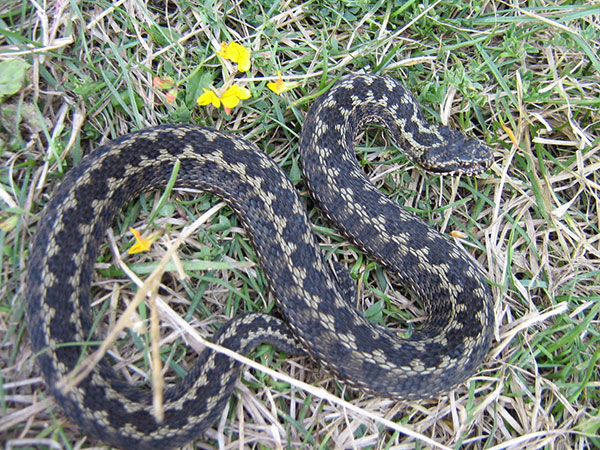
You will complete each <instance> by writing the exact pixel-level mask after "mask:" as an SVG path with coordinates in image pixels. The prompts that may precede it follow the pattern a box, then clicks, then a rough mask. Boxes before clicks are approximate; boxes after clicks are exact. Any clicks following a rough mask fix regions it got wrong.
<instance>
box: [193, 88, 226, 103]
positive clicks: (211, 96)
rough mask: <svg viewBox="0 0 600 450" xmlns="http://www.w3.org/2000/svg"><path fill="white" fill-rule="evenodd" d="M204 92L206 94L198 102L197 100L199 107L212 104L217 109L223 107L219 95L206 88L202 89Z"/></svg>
mask: <svg viewBox="0 0 600 450" xmlns="http://www.w3.org/2000/svg"><path fill="white" fill-rule="evenodd" d="M202 90H203V91H204V93H203V94H202V95H201V96H200V97H198V100H196V103H198V105H199V106H206V105H210V104H212V105H213V106H214V107H215V108H218V107H219V106H221V99H220V98H219V97H218V96H217V94H215V91H213V90H211V89H206V88H202Z"/></svg>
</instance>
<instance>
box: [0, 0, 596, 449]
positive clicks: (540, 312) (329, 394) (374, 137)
mask: <svg viewBox="0 0 600 450" xmlns="http://www.w3.org/2000/svg"><path fill="white" fill-rule="evenodd" d="M599 17H600V7H599V6H594V5H588V4H586V2H574V1H564V2H542V1H539V0H534V1H530V2H516V1H515V2H509V3H505V2H501V1H483V0H473V1H471V2H462V1H461V2H446V1H437V2H429V1H424V2H417V1H410V0H409V1H406V2H402V1H383V0H381V1H377V2H375V1H368V0H364V1H350V0H345V1H342V0H339V1H335V2H325V1H322V0H312V1H308V2H304V3H301V4H297V3H294V2H289V1H281V2H267V1H262V0H255V1H239V2H220V1H210V0H207V1H205V2H191V1H185V2H170V1H158V0H156V1H147V2H143V1H132V0H121V1H117V2H114V3H113V2H106V1H103V0H99V1H94V2H91V1H79V2H67V1H66V0H59V1H51V0H49V1H47V2H34V1H25V2H20V1H15V0H9V1H8V2H3V4H2V5H0V64H1V70H0V102H1V103H0V158H1V164H0V204H1V205H2V211H1V212H0V242H1V247H0V248H1V250H0V251H1V253H0V258H1V270H2V273H1V281H0V336H1V339H2V340H1V341H0V342H1V344H2V345H1V346H0V441H4V442H5V445H6V446H7V448H91V447H94V446H98V445H101V444H100V443H99V442H97V441H94V440H93V439H90V438H88V437H86V436H85V435H84V434H82V432H81V431H80V430H79V429H78V428H77V427H76V426H74V425H72V424H71V423H70V422H69V421H68V420H66V419H65V417H64V415H63V414H62V412H61V411H60V409H59V408H57V407H56V406H52V401H51V399H50V398H49V397H48V395H47V391H46V388H45V386H44V383H43V380H42V379H41V378H40V372H39V370H38V367H37V366H36V361H35V356H36V355H35V354H34V353H33V352H32V350H31V346H30V343H29V338H28V334H27V327H26V324H25V321H24V302H23V289H24V285H25V270H26V267H27V257H28V253H29V251H30V242H31V239H32V237H33V235H34V233H35V231H36V228H37V226H38V221H39V218H40V213H41V210H42V208H43V206H44V204H45V203H46V202H47V200H48V198H49V196H50V195H51V194H52V192H53V191H54V189H55V188H56V186H57V184H58V183H59V182H60V179H61V178H62V177H63V175H64V174H65V173H66V172H68V171H69V169H70V168H71V167H73V165H75V164H76V163H77V162H78V161H79V160H80V159H81V157H82V155H84V154H86V153H89V151H90V150H91V149H93V148H95V147H96V146H97V145H99V143H101V142H103V141H105V140H107V139H111V138H115V137H117V136H120V135H123V134H125V133H127V132H129V131H133V130H136V129H142V128H145V127H148V126H152V125H156V124H166V123H170V124H174V123H197V124H202V125H206V126H210V127H214V128H217V129H220V130H223V131H226V132H230V133H235V134H236V135H239V136H243V137H245V138H246V139H248V140H249V141H252V142H254V143H255V144H256V145H257V146H258V147H259V148H260V149H261V150H263V151H265V152H267V153H268V154H269V155H271V156H272V157H273V158H274V159H275V160H276V161H277V163H278V164H279V165H280V167H281V168H282V169H283V170H284V171H285V172H286V173H287V174H288V175H289V177H290V178H291V179H292V181H293V182H294V183H295V185H296V186H297V188H298V190H299V192H301V194H302V195H303V196H304V198H305V201H306V208H307V210H308V211H309V212H310V217H311V220H312V223H313V225H314V231H315V232H316V233H317V235H318V237H319V240H320V243H321V246H322V251H323V252H325V253H326V254H327V255H328V257H329V258H333V259H335V260H338V261H340V262H341V263H342V264H343V265H345V266H346V267H347V268H348V269H349V270H350V272H351V274H352V276H353V278H354V279H355V281H356V284H357V286H358V298H357V299H356V301H355V302H354V303H355V304H356V307H357V308H360V309H362V310H364V311H365V314H366V315H367V316H368V317H369V318H370V319H371V320H372V321H374V322H376V323H385V324H388V325H389V326H400V327H402V328H404V329H408V330H410V329H411V328H412V327H413V326H417V325H418V321H419V319H418V318H419V317H420V316H421V315H422V310H421V305H420V303H419V299H418V298H414V297H413V296H411V294H410V290H408V289H406V288H402V287H399V286H396V285H394V284H393V278H392V277H390V275H389V274H387V273H386V272H385V271H384V270H383V269H382V268H381V267H380V266H378V265H377V264H375V263H373V262H371V261H369V260H368V259H367V258H366V257H365V256H364V255H362V254H361V253H360V252H359V251H358V250H356V249H355V248H354V247H353V246H352V245H350V244H349V243H348V242H347V241H346V240H345V239H344V238H343V237H341V236H340V234H339V232H338V231H337V230H336V229H335V227H334V226H333V225H332V224H331V223H329V222H328V221H327V220H326V219H325V218H324V217H323V216H322V214H321V213H320V211H319V209H318V208H317V207H316V206H315V205H313V203H312V201H311V200H310V198H309V196H308V194H307V191H306V187H305V185H304V184H303V180H302V173H301V170H300V166H299V161H298V160H299V155H298V141H299V134H300V130H301V127H302V122H303V118H304V116H305V114H306V112H307V110H308V107H309V106H310V104H311V103H312V101H313V100H314V98H315V97H316V96H318V95H319V94H321V93H322V92H324V91H325V90H326V89H328V88H329V87H330V86H331V84H332V83H333V82H334V81H335V80H337V79H338V78H339V77H341V76H342V75H344V74H346V73H350V72H373V73H381V74H385V75H387V76H390V77H394V78H396V79H399V80H401V81H402V82H403V83H404V84H405V85H406V86H407V87H408V88H409V89H410V90H411V91H412V92H414V93H415V95H416V97H417V98H418V101H419V102H420V103H421V105H422V106H423V108H424V110H425V112H426V115H427V117H428V119H429V120H430V121H432V122H435V123H444V124H447V125H449V126H451V127H452V128H456V129H459V130H461V131H462V132H464V133H466V134H468V135H470V136H473V137H476V138H478V139H480V140H481V141H483V142H485V143H486V144H487V145H488V146H489V147H490V148H492V149H493V152H494V163H493V165H492V166H491V168H490V169H489V170H488V171H487V172H486V173H485V174H482V175H480V176H478V177H464V176H462V177H459V178H456V177H450V176H439V175H432V174H428V173H426V172H424V171H423V170H422V169H420V168H419V167H417V166H415V165H414V164H413V163H412V162H411V161H410V160H409V159H408V158H407V157H406V156H405V154H404V153H403V152H401V151H400V149H398V148H396V147H395V146H394V145H393V143H392V141H391V140H390V139H389V136H388V135H387V134H386V133H385V131H384V130H382V129H381V128H376V127H369V128H368V129H367V131H366V133H365V135H364V136H363V137H362V139H361V140H360V141H359V142H358V146H357V158H358V160H359V161H360V163H361V165H362V166H363V167H364V169H365V172H366V173H367V174H368V176H369V178H370V179H371V181H372V182H373V183H375V184H376V185H377V186H378V187H379V188H380V189H381V190H382V191H383V192H385V193H386V194H388V195H389V196H390V197H391V198H393V199H394V200H395V201H397V202H398V203H399V204H401V205H403V206H404V207H405V208H407V209H409V210H411V211H413V212H414V213H415V214H417V215H418V216H419V217H421V218H422V219H423V220H424V221H426V222H427V223H429V224H430V225H431V226H432V227H434V228H436V229H438V230H439V231H441V232H443V233H447V234H452V235H453V236H455V239H457V241H459V242H460V243H461V245H462V246H463V247H464V248H465V250H466V251H467V252H468V253H469V254H470V255H471V256H472V257H473V258H474V259H475V260H476V261H477V262H478V264H479V265H480V266H481V267H482V268H483V270H484V272H485V274H486V277H487V279H488V280H489V283H490V286H491V287H492V290H493V293H494V297H495V301H496V304H495V319H496V323H495V327H494V342H493V345H492V349H491V351H490V352H489V355H488V357H487V358H486V360H485V362H484V364H483V365H482V366H481V367H480V369H479V370H478V371H477V372H476V373H475V374H474V375H473V377H472V378H471V379H470V380H469V381H468V382H466V383H464V384H462V385H460V386H459V387H458V388H457V389H455V390H453V391H452V392H450V393H448V394H447V395H443V396H441V397H439V398H435V399H429V400H419V401H403V400H398V399H384V398H378V397H374V396H370V395H367V394H364V393H362V392H360V391H355V390H352V389H349V388H348V387H346V386H344V385H343V384H342V383H340V382H338V381H337V380H335V378H334V377H332V376H331V375H330V374H329V373H328V372H326V371H325V370H324V369H323V368H321V367H320V366H319V365H318V363H316V362H314V361H312V360H311V359H309V358H287V357H286V356H285V355H283V354H280V353H278V352H276V351H274V350H273V349H271V348H270V347H261V348H260V349H258V350H257V351H256V352H254V353H253V354H252V355H250V356H251V358H252V359H253V360H254V361H256V362H260V363H262V364H264V365H266V366H268V367H269V368H271V369H274V370H275V371H277V372H279V373H282V374H284V375H287V376H288V378H286V379H284V380H275V379H273V378H272V377H271V376H270V375H267V374H265V373H264V372H263V371H262V370H256V369H246V370H245V371H244V374H243V376H242V381H240V382H239V383H238V389H237V391H236V394H235V395H234V397H233V398H232V400H231V401H230V403H229V407H228V408H227V410H226V411H224V412H223V414H222V416H221V419H220V420H218V421H217V422H216V423H215V424H214V426H213V428H212V429H210V430H209V431H208V432H207V433H206V436H205V439H203V440H202V441H201V442H198V443H197V445H196V446H194V445H192V444H190V445H188V447H186V448H242V447H247V448H372V449H383V448H386V449H387V448H436V447H437V448H462V447H464V448H486V449H504V448H511V449H518V448H528V449H529V448H552V449H587V448H593V447H596V448H597V447H599V446H600V437H599V429H600V415H599V413H598V407H599V406H600V401H599V397H600V368H599V363H598V360H599V357H600V350H599V345H598V344H599V341H600V339H599V335H600V333H599V327H598V322H599V312H600V302H599V301H598V300H599V299H600V283H599V281H600V272H599V270H598V267H599V259H600V240H599V237H598V236H599V233H598V230H599V227H600V219H599V214H598V210H599V207H600V184H599V183H600V181H599V179H598V178H599V177H598V175H597V172H598V169H599V168H600V112H599V111H600V59H599V57H598V54H600V22H599V19H598V18H599ZM222 42H225V43H230V42H235V43H238V44H240V45H242V46H244V47H245V48H246V49H248V50H249V51H250V67H249V68H247V70H246V71H244V72H242V71H241V70H240V69H245V68H246V67H242V66H243V65H244V64H246V63H245V62H243V61H236V60H235V59H236V57H235V56H232V55H226V56H229V57H230V59H226V58H223V57H222V56H219V55H218V54H217V53H218V52H221V53H223V54H225V52H224V51H223V50H224V49H222V47H221V43H222ZM278 71H280V72H281V75H282V77H283V78H282V81H284V82H288V83H291V85H289V86H286V87H289V89H288V90H286V91H285V92H281V93H280V94H277V93H275V92H273V91H272V90H271V89H269V88H268V85H267V83H273V82H277V80H278V75H277V73H278ZM234 77H235V80H234ZM234 81H235V82H236V83H237V84H238V85H240V86H241V87H243V88H246V89H248V90H249V91H250V97H249V98H242V99H241V101H240V102H239V104H237V105H235V106H233V107H231V108H230V109H229V110H225V109H224V108H223V105H220V106H219V107H215V106H213V105H212V104H209V105H205V106H199V105H198V104H197V102H196V101H197V99H198V97H200V96H201V94H203V93H205V92H206V91H204V89H211V87H212V88H214V90H215V96H217V97H218V96H222V94H223V92H224V91H225V88H226V87H227V86H231V85H232V83H233V82H234ZM280 86H281V85H280ZM242 97H245V95H242ZM230 100H231V99H230ZM223 101H225V100H223ZM225 103H226V105H225V106H228V105H229V106H231V105H230V104H229V103H228V102H227V101H225ZM218 202H219V200H218V199H216V198H213V197H210V196H207V195H204V194H198V193H190V192H184V193H181V192H177V190H176V189H172V188H169V189H167V191H166V192H165V191H163V192H157V193H149V194H147V195H144V196H142V197H141V198H140V199H138V200H136V201H134V202H133V203H131V204H130V205H129V206H128V207H127V208H126V209H125V210H123V212H122V213H121V215H120V216H119V218H118V219H117V221H116V222H115V223H114V224H113V226H112V227H111V229H110V230H109V232H108V233H107V236H106V240H105V242H104V243H103V247H102V250H101V254H100V256H99V257H98V260H97V264H96V267H97V270H96V278H95V281H94V288H93V293H94V298H95V303H94V305H93V307H94V314H95V316H96V317H97V318H98V329H97V330H96V332H97V333H98V335H100V336H106V335H107V334H108V332H109V330H110V329H111V328H112V327H113V326H114V324H115V322H116V319H117V318H118V317H119V315H120V314H121V312H122V310H123V305H124V304H126V303H129V302H130V301H131V300H132V299H133V297H134V295H135V292H136V290H137V288H136V283H138V282H140V281H139V279H138V277H139V278H141V279H144V278H146V277H148V275H149V273H150V271H152V270H153V269H154V268H155V267H156V266H157V264H158V262H159V261H160V260H161V258H162V257H163V255H164V254H165V253H166V251H167V249H168V248H169V246H170V245H171V243H172V242H173V241H175V239H177V237H179V236H180V234H181V230H182V229H183V228H184V227H185V226H186V225H188V224H189V223H191V222H193V221H194V220H195V219H197V218H198V217H199V216H200V215H202V214H203V213H204V212H206V211H207V210H208V209H209V208H211V207H212V206H213V205H215V204H217V203H218ZM129 227H133V228H135V229H137V230H140V231H141V232H142V234H143V235H144V236H148V235H151V234H152V233H154V232H157V236H159V238H158V240H157V242H155V243H154V244H153V245H152V247H151V249H150V251H148V252H143V253H139V254H136V255H129V254H128V251H127V250H128V248H129V247H130V246H131V245H132V244H133V243H134V240H133V236H132V234H131V232H130V231H129ZM177 255H178V256H177V258H178V261H179V263H180V265H181V267H182V269H183V273H184V276H183V277H180V276H178V272H177V271H176V270H175V269H174V268H173V267H167V273H166V274H165V275H163V277H162V283H163V286H162V288H161V290H160V294H161V298H162V300H164V301H165V302H166V304H168V305H169V306H170V308H171V310H170V311H168V310H167V307H166V306H165V307H162V308H161V309H160V316H161V320H162V321H163V324H162V328H161V335H160V345H161V359H162V363H163V364H164V365H165V366H166V367H167V369H166V370H165V378H166V382H167V383H173V382H175V381H176V378H177V377H178V376H181V374H182V373H184V372H185V371H186V369H188V368H189V367H190V365H191V364H193V361H194V359H195V350H192V348H191V347H190V342H191V341H192V340H193V337H191V335H190V334H188V335H187V337H186V339H185V340H183V339H182V338H181V332H180V331H179V330H180V328H179V327H177V328H176V327H175V325H174V323H175V322H176V320H177V319H178V318H182V319H184V321H186V322H187V323H188V324H189V328H190V330H189V333H192V334H193V333H195V334H196V335H199V336H201V337H210V335H212V334H213V333H214V330H215V329H217V328H218V326H219V325H220V324H222V323H223V322H224V321H226V320H227V318H229V317H231V316H233V315H235V314H237V313H238V312H242V311H255V310H261V311H267V312H275V313H276V309H277V308H276V306H275V304H274V299H273V298H272V297H271V296H270V295H269V293H268V285H267V282H266V280H265V279H264V277H263V275H262V273H261V270H260V267H258V266H257V265H255V264H254V263H255V262H256V256H255V254H254V250H253V248H252V246H251V245H250V243H249V242H248V241H247V239H246V238H245V233H244V230H243V228H242V227H241V225H240V224H239V222H238V221H237V219H236V217H235V215H234V214H233V213H232V212H231V210H229V209H227V208H221V209H219V210H218V211H216V212H213V214H212V215H211V216H210V217H209V218H208V220H207V222H206V223H204V224H202V225H199V231H196V233H194V234H191V235H190V236H188V237H186V238H185V239H184V242H183V243H182V245H181V246H180V247H179V250H178V253H177ZM148 311H149V310H148V308H147V306H140V307H139V308H138V310H137V314H138V316H137V318H134V324H131V325H132V328H133V329H135V331H132V330H131V329H127V330H125V331H122V332H121V333H120V334H119V340H118V342H117V344H116V345H114V346H113V347H111V349H110V354H111V356H112V357H113V359H114V360H116V361H120V362H119V363H118V365H119V370H120V371H121V372H122V373H123V374H124V376H126V377H127V378H128V379H130V380H131V381H132V382H138V383H139V382H144V381H147V374H149V373H150V370H149V367H150V364H151V363H150V357H149V356H148V355H149V350H148V348H149V345H147V341H148V340H149V338H148V337H147V335H146V334H144V329H145V327H144V326H143V324H144V322H143V321H142V320H143V319H144V318H145V316H146V314H147V315H148V316H149V315H150V314H149V312H148ZM140 330H141V331H142V334H137V332H138V331H140ZM194 348H199V347H196V346H194ZM148 382H149V381H148ZM11 446H12V447H11Z"/></svg>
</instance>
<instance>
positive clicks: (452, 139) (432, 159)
mask: <svg viewBox="0 0 600 450" xmlns="http://www.w3.org/2000/svg"><path fill="white" fill-rule="evenodd" d="M438 133H439V134H440V137H441V138H442V142H443V143H441V144H440V145H436V146H431V147H429V148H428V149H427V150H426V151H425V152H424V154H423V155H422V156H421V158H420V159H419V161H418V162H419V164H420V165H421V166H422V167H423V168H424V169H425V170H428V171H430V172H435V173H444V174H449V175H452V174H464V175H477V174H479V173H482V172H484V171H485V170H487V168H488V167H489V166H490V165H491V163H492V160H493V154H492V150H491V149H490V148H489V147H488V146H486V145H484V144H483V143H481V142H480V141H478V140H477V139H473V138H469V137H467V136H465V135H464V134H462V133H460V132H459V131H456V130H452V129H450V128H447V127H439V128H438Z"/></svg>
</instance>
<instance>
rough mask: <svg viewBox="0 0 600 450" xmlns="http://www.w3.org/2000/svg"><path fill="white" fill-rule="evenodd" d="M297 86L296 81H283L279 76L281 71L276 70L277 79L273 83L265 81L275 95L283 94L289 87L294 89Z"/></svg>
mask: <svg viewBox="0 0 600 450" xmlns="http://www.w3.org/2000/svg"><path fill="white" fill-rule="evenodd" d="M296 86H298V83H289V82H287V81H283V79H282V78H281V71H277V81H275V82H274V83H273V82H271V83H267V87H268V88H269V89H271V90H272V91H273V92H275V93H276V94H277V95H281V94H283V93H284V92H285V91H289V90H290V89H294V88H295V87H296Z"/></svg>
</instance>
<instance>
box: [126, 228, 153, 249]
mask: <svg viewBox="0 0 600 450" xmlns="http://www.w3.org/2000/svg"><path fill="white" fill-rule="evenodd" d="M129 231H131V232H132V233H133V237H135V244H133V245H132V246H131V247H130V248H129V254H130V255H133V254H135V253H141V252H147V251H148V250H150V247H152V244H154V241H156V240H157V239H158V236H159V233H152V234H151V235H150V236H148V237H142V235H141V234H140V232H139V231H138V230H136V229H135V228H131V227H130V228H129Z"/></svg>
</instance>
